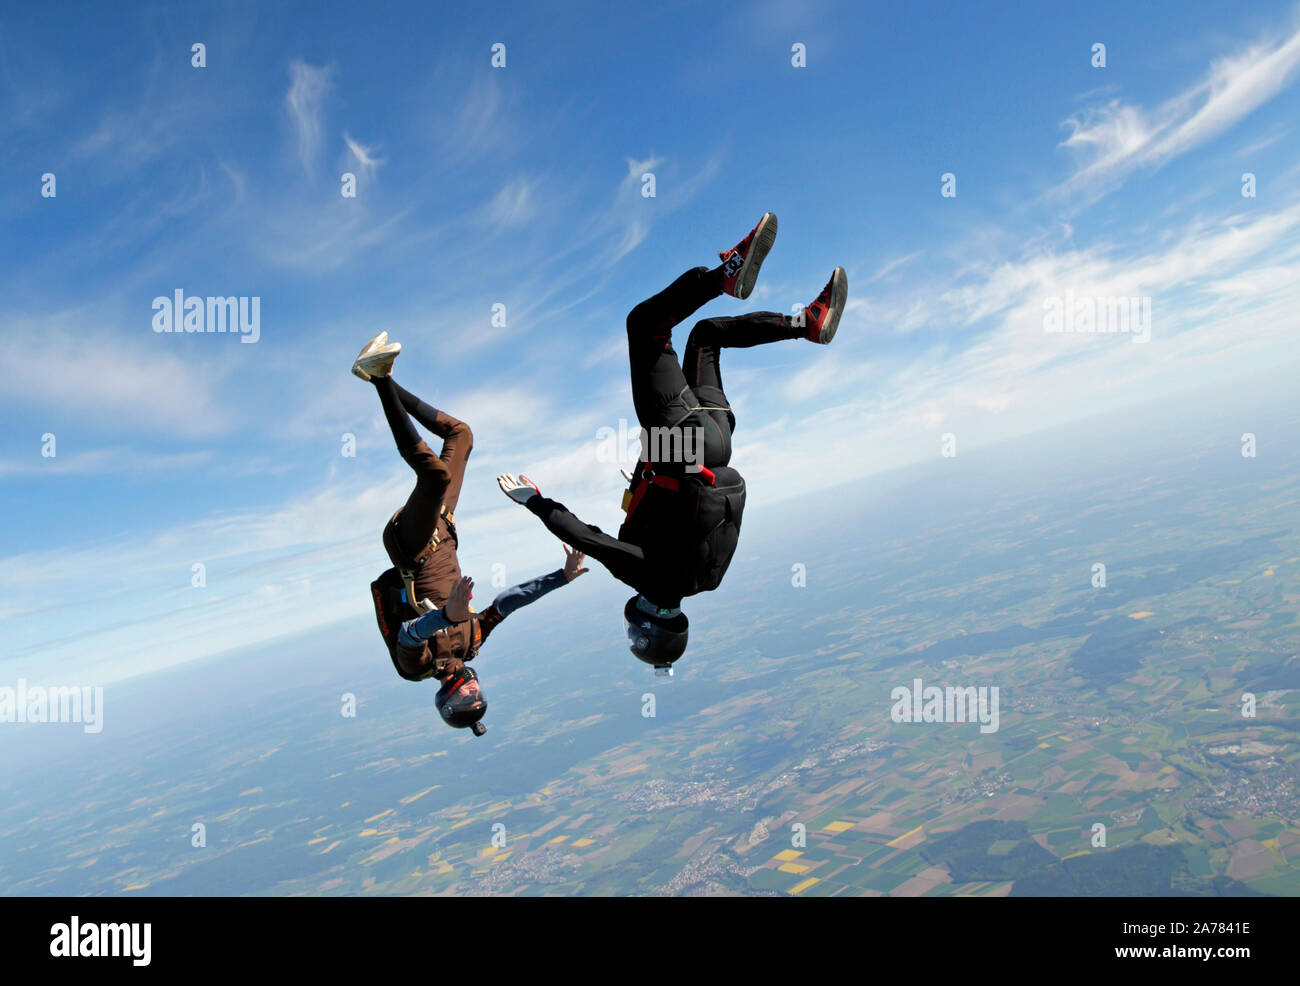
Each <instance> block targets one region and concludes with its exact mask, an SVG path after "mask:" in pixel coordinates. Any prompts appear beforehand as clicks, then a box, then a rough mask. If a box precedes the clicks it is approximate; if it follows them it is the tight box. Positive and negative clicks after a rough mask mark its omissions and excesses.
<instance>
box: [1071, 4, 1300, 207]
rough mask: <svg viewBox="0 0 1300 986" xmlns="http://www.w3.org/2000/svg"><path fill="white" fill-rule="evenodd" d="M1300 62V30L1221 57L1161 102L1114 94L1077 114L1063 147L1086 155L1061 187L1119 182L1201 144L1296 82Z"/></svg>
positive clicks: (1092, 185)
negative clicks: (1151, 104) (1136, 101)
mask: <svg viewBox="0 0 1300 986" xmlns="http://www.w3.org/2000/svg"><path fill="white" fill-rule="evenodd" d="M1297 68H1300V30H1298V31H1296V32H1295V33H1293V34H1291V35H1290V36H1289V37H1287V38H1286V39H1284V40H1282V41H1280V42H1264V43H1260V44H1255V45H1252V46H1249V47H1247V48H1245V49H1243V50H1241V51H1240V52H1238V53H1236V54H1233V55H1230V56H1227V57H1225V58H1222V59H1219V60H1217V61H1215V62H1214V63H1213V64H1212V65H1211V66H1210V69H1209V71H1208V73H1207V74H1206V76H1205V77H1204V78H1203V79H1202V80H1201V81H1199V82H1197V83H1196V84H1195V85H1193V86H1192V87H1190V88H1189V89H1187V90H1185V91H1184V92H1181V93H1179V94H1178V95H1177V96H1175V97H1173V98H1172V99H1170V100H1168V101H1166V102H1165V103H1163V104H1161V105H1160V106H1158V107H1156V108H1155V109H1150V110H1147V109H1143V108H1142V107H1140V106H1136V105H1133V104H1131V103H1125V102H1123V101H1122V100H1120V99H1111V100H1109V101H1108V102H1106V103H1105V104H1103V105H1100V106H1096V107H1093V108H1091V109H1088V110H1085V111H1084V112H1083V113H1080V114H1078V115H1076V116H1074V117H1071V118H1070V119H1069V120H1067V121H1066V124H1065V125H1066V126H1067V127H1069V128H1070V135H1069V136H1068V137H1067V138H1066V139H1065V140H1064V141H1063V142H1062V144H1061V146H1063V147H1068V148H1070V149H1071V150H1073V151H1077V152H1078V153H1079V154H1080V157H1081V159H1082V160H1081V162H1080V165H1079V167H1078V168H1077V169H1076V170H1075V172H1074V173H1073V174H1072V175H1071V176H1070V177H1069V178H1068V179H1066V180H1065V181H1064V182H1063V183H1062V184H1061V185H1060V186H1059V187H1058V191H1060V192H1067V191H1074V190H1077V189H1081V188H1095V187H1097V186H1102V187H1105V186H1109V185H1113V184H1115V183H1118V182H1119V181H1122V180H1123V178H1124V176H1125V175H1127V174H1129V173H1131V172H1132V171H1135V170H1137V169H1139V168H1143V167H1155V166H1159V165H1160V164H1163V163H1164V162H1165V161H1168V160H1170V159H1172V158H1174V157H1177V156H1178V155H1180V154H1183V153H1185V152H1187V151H1188V150H1190V149H1191V148H1193V147H1196V146H1198V145H1200V144H1203V143H1204V142H1205V141H1207V140H1209V139H1210V138H1212V137H1214V136H1216V135H1217V134H1219V133H1222V132H1223V131H1225V130H1227V129H1229V128H1230V127H1232V126H1233V125H1235V124H1236V123H1237V122H1238V121H1240V120H1242V119H1243V118H1245V117H1246V116H1248V115H1249V114H1250V113H1252V112H1253V111H1254V110H1255V109H1257V108H1258V107H1259V106H1261V105H1263V104H1264V103H1265V102H1267V101H1268V100H1270V99H1272V98H1273V97H1274V96H1276V95H1277V94H1278V93H1280V92H1281V91H1282V90H1283V89H1285V88H1287V87H1288V86H1290V85H1292V84H1293V83H1294V82H1295V79H1296V75H1297Z"/></svg>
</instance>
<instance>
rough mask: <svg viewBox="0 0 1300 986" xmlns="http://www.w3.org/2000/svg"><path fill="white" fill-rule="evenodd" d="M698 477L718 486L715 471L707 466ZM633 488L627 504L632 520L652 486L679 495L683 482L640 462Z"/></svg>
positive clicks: (650, 464) (648, 463)
mask: <svg viewBox="0 0 1300 986" xmlns="http://www.w3.org/2000/svg"><path fill="white" fill-rule="evenodd" d="M697 475H699V476H701V477H702V478H703V479H705V480H706V481H707V482H708V484H709V485H710V486H714V485H716V484H717V481H718V477H717V476H716V475H714V473H713V470H712V469H709V468H708V467H707V466H700V467H699V472H698V473H697ZM632 481H633V484H634V485H633V488H632V497H631V499H630V500H628V502H627V508H626V509H627V515H628V517H629V518H630V517H631V516H632V514H633V513H634V512H635V511H636V508H637V507H638V506H640V504H641V498H642V497H644V496H645V493H646V490H648V489H649V488H650V487H651V486H658V487H660V488H661V489H665V490H669V491H670V492H673V493H677V492H679V491H680V490H681V488H682V482H681V480H680V479H677V478H675V477H673V476H661V475H659V474H658V473H656V472H655V468H654V463H652V462H638V463H637V467H636V474H635V475H634V476H633V477H632Z"/></svg>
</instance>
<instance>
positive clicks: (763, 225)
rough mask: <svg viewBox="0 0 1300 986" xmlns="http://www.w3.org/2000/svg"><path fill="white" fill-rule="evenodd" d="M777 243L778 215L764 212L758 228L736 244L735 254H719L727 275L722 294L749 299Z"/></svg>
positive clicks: (725, 252)
mask: <svg viewBox="0 0 1300 986" xmlns="http://www.w3.org/2000/svg"><path fill="white" fill-rule="evenodd" d="M775 242H776V213H774V212H765V213H763V218H762V219H760V220H759V221H758V225H757V226H755V227H754V228H753V229H752V230H750V231H749V235H748V236H746V237H745V238H744V239H743V240H741V241H740V242H739V243H737V244H736V247H735V249H734V250H723V251H721V252H720V253H719V254H718V257H719V259H721V261H722V273H723V274H724V275H725V280H724V281H723V282H722V290H723V292H724V293H726V294H729V295H731V296H732V297H733V298H748V297H749V292H751V291H753V290H754V282H755V281H756V280H758V269H759V268H760V267H761V266H763V260H764V259H765V258H766V257H767V252H768V251H769V250H771V249H772V244H773V243H775Z"/></svg>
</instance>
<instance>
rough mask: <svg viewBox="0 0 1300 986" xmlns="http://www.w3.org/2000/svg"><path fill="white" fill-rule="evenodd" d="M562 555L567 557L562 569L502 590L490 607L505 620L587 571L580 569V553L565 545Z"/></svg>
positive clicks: (581, 557)
mask: <svg viewBox="0 0 1300 986" xmlns="http://www.w3.org/2000/svg"><path fill="white" fill-rule="evenodd" d="M564 553H565V555H567V556H568V557H566V558H565V560H564V567H563V568H557V569H556V570H555V571H554V572H551V573H550V574H549V575H542V576H539V577H538V578H535V579H530V580H529V581H527V582H520V583H519V584H518V585H514V586H511V587H510V588H509V589H504V590H502V592H501V594H500V595H498V596H497V597H496V599H494V600H492V605H493V606H495V607H496V610H497V612H498V613H500V614H501V618H502V619H505V617H507V616H509V615H510V614H511V613H513V612H514V611H515V610H517V609H522V608H523V607H525V606H527V605H528V604H529V603H534V602H536V601H537V600H539V599H541V598H542V596H544V595H546V594H547V593H548V592H550V591H551V590H553V589H558V588H559V587H560V586H562V585H568V584H569V583H570V582H572V581H573V580H574V579H576V578H577V577H578V576H579V575H581V574H582V573H583V572H585V571H587V569H585V568H583V567H582V561H583V557H584V556H583V554H582V552H581V551H571V550H570V549H569V546H568V545H567V544H566V545H565V546H564Z"/></svg>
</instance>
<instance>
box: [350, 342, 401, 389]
mask: <svg viewBox="0 0 1300 986" xmlns="http://www.w3.org/2000/svg"><path fill="white" fill-rule="evenodd" d="M401 351H402V344H401V343H400V342H389V343H385V344H383V345H381V346H379V347H377V348H375V349H372V350H371V351H370V352H368V353H366V352H363V353H362V354H361V355H360V356H358V357H357V360H356V362H355V363H353V364H352V372H353V373H355V374H356V375H357V376H359V377H360V378H361V379H362V380H370V379H373V378H374V377H386V376H388V375H389V374H390V373H392V372H393V360H395V359H397V354H398V353H400V352H401Z"/></svg>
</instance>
